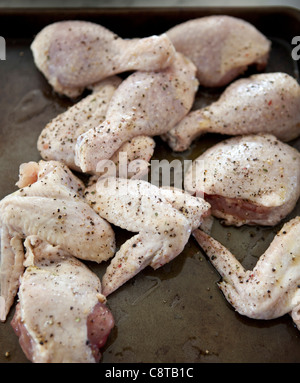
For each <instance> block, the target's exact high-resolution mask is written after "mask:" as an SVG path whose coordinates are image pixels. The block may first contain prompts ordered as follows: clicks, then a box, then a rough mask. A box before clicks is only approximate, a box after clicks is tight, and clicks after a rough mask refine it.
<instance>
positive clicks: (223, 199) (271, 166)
mask: <svg viewBox="0 0 300 383" xmlns="http://www.w3.org/2000/svg"><path fill="white" fill-rule="evenodd" d="M185 190H187V191H189V192H190V193H191V194H194V193H196V195H199V193H202V194H204V198H205V200H206V201H207V202H209V203H210V205H211V209H212V215H214V216H216V217H218V218H221V219H222V220H223V222H224V223H225V224H227V225H236V226H241V225H244V224H248V225H254V224H258V225H276V224H277V223H279V222H280V221H281V220H282V219H283V218H284V217H286V216H287V215H288V214H289V213H290V212H291V211H292V210H293V209H294V207H295V205H296V203H297V201H298V199H299V196H300V153H299V152H298V151H297V149H295V148H293V147H291V146H289V145H288V144H285V143H282V142H281V141H279V140H278V139H277V138H276V137H274V136H272V135H247V136H239V137H232V138H230V139H228V140H225V141H221V142H220V143H218V144H216V145H214V146H212V147H211V148H209V149H208V150H206V151H205V152H204V153H203V154H202V155H200V156H199V157H198V158H197V159H196V160H195V161H194V162H193V164H192V166H191V167H190V168H189V169H188V170H187V173H186V175H185Z"/></svg>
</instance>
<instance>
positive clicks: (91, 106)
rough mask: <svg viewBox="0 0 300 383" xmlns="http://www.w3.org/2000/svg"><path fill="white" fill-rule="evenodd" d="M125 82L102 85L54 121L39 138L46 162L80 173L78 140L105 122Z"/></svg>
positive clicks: (114, 79) (116, 79)
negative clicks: (77, 165)
mask: <svg viewBox="0 0 300 383" xmlns="http://www.w3.org/2000/svg"><path fill="white" fill-rule="evenodd" d="M121 82H122V80H121V78H120V77H117V76H113V77H109V78H108V79H105V80H103V81H101V82H100V83H98V84H97V87H96V88H94V89H93V92H92V94H90V95H88V96H86V97H84V98H83V99H81V100H80V101H79V102H77V103H75V104H74V105H73V106H71V107H70V108H69V109H68V110H66V111H65V112H63V113H61V114H59V115H58V116H57V117H55V118H54V119H53V120H52V121H50V122H49V123H48V124H47V125H46V126H45V128H44V129H43V130H42V132H41V134H40V136H39V138H38V143H37V148H38V150H39V152H40V154H41V157H42V158H43V159H44V160H46V161H49V160H56V161H62V162H63V163H64V164H66V165H67V166H68V167H69V168H70V169H74V170H77V171H78V170H80V169H79V168H78V167H76V165H75V163H74V154H75V144H76V140H77V137H78V136H79V135H80V134H82V133H84V132H86V131H87V130H89V129H91V128H93V127H95V126H98V125H99V124H100V123H101V122H103V121H104V120H105V116H106V111H107V108H108V104H109V102H110V100H111V97H112V95H113V94H114V92H115V90H116V89H117V87H118V86H119V85H120V83H121Z"/></svg>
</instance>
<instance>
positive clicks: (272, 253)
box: [193, 217, 300, 330]
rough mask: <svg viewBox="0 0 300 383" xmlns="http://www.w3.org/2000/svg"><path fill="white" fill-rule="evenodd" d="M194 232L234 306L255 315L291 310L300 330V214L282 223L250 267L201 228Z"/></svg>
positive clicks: (270, 316)
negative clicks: (263, 251)
mask: <svg viewBox="0 0 300 383" xmlns="http://www.w3.org/2000/svg"><path fill="white" fill-rule="evenodd" d="M193 235H194V236H195V238H196V240H197V242H198V243H199V245H200V246H201V247H202V249H203V250H204V251H205V252H206V254H207V256H208V257H209V259H210V261H211V262H212V264H213V265H214V267H215V268H216V269H217V271H218V272H219V274H220V275H221V277H222V278H223V281H222V282H220V283H219V288H220V289H221V290H222V292H223V293H224V295H225V298H226V299H227V300H228V302H229V303H230V304H231V305H232V306H233V307H234V308H235V310H237V311H238V312H239V313H240V314H242V315H246V316H248V317H250V318H254V319H273V318H278V317H280V316H282V315H284V314H287V313H290V314H291V316H292V318H293V321H294V322H295V324H296V325H297V327H298V329H299V330H300V262H299V260H300V243H299V235H300V217H296V218H294V219H292V220H290V221H289V222H287V223H285V224H284V226H283V227H282V229H281V230H280V231H279V232H278V233H277V235H276V236H275V238H274V239H273V241H272V243H271V244H270V246H269V247H268V249H267V250H266V251H265V253H264V254H263V255H261V257H260V258H259V260H258V262H257V264H256V266H255V267H254V269H253V270H245V269H244V267H243V266H242V265H241V264H240V262H238V260H237V259H236V258H235V257H234V255H232V254H231V253H230V251H229V250H228V249H226V248H225V247H224V246H222V245H221V244H220V243H219V242H217V241H216V240H215V239H213V238H211V237H210V236H208V235H207V234H205V233H204V232H202V231H201V230H198V229H197V230H195V231H194V233H193Z"/></svg>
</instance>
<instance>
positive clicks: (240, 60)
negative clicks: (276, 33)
mask: <svg viewBox="0 0 300 383" xmlns="http://www.w3.org/2000/svg"><path fill="white" fill-rule="evenodd" d="M166 33H167V35H168V37H169V38H170V40H171V41H172V43H173V44H174V46H175V48H176V50H177V51H178V52H182V53H183V54H184V55H185V56H187V57H189V58H190V59H191V60H192V61H193V63H194V64H195V65H196V67H197V77H198V79H199V81H200V85H202V86H207V87H219V86H224V85H227V84H228V83H229V82H230V81H232V80H233V79H234V78H236V77H237V76H238V75H240V74H242V73H243V72H245V71H246V69H247V68H248V66H249V65H256V67H257V69H258V70H262V69H263V68H264V67H265V66H266V64H267V61H268V57H269V52H270V48H271V42H270V41H269V40H268V39H267V38H266V37H265V36H264V35H263V34H262V33H261V32H259V31H258V30H257V29H256V28H255V27H254V26H253V25H252V24H250V23H248V22H247V21H245V20H242V19H239V18H236V17H231V16H225V15H218V16H217V15H213V16H208V17H201V18H197V19H194V20H189V21H186V22H184V23H181V24H178V25H176V26H175V27H173V28H171V29H170V30H168V31H167V32H166Z"/></svg>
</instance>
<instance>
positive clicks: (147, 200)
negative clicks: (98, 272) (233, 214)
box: [86, 177, 210, 296]
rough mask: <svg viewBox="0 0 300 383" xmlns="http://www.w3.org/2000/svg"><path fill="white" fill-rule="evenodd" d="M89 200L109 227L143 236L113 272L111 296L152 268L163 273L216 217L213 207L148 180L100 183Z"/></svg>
mask: <svg viewBox="0 0 300 383" xmlns="http://www.w3.org/2000/svg"><path fill="white" fill-rule="evenodd" d="M86 199H87V200H88V201H89V202H90V204H91V206H92V207H93V208H94V209H95V211H96V212H98V214H99V215H100V216H101V217H103V218H105V219H106V220H108V222H110V223H113V224H114V225H116V226H119V227H121V228H123V229H126V230H128V231H132V232H134V233H138V234H136V235H134V236H133V237H132V238H130V239H129V240H128V241H126V242H125V243H124V244H123V245H122V246H121V248H120V249H119V251H118V252H117V253H116V255H115V256H114V258H113V259H112V261H111V264H110V265H109V266H108V268H107V270H106V273H105V275H104V276H103V280H102V283H103V294H104V295H106V296H107V295H109V294H111V293H112V292H113V291H115V290H116V289H117V288H118V287H120V286H121V285H122V284H124V283H125V282H126V281H128V280H129V279H130V278H132V277H133V276H134V275H136V274H137V273H138V272H140V271H141V270H142V269H143V268H145V267H146V266H147V265H150V266H151V267H153V268H154V269H157V268H159V267H161V266H162V265H164V264H165V263H167V262H170V261H171V260H172V259H173V258H175V257H176V256H177V255H179V254H180V253H181V252H182V251H183V249H184V247H185V245H186V243H187V241H188V239H189V237H190V234H191V232H192V230H194V229H195V228H197V227H199V226H200V224H201V222H202V220H203V218H204V217H206V216H208V215H209V213H210V212H209V209H210V205H209V204H208V203H206V202H205V201H204V200H202V199H200V198H196V197H192V196H191V195H189V194H188V193H185V192H184V191H182V190H176V189H175V190H168V189H163V188H158V187H157V186H155V185H152V184H150V183H148V182H146V181H142V180H127V179H120V178H115V177H109V178H102V179H99V180H98V182H97V184H94V185H92V186H91V187H89V188H87V190H86Z"/></svg>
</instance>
